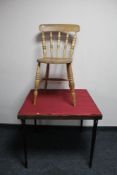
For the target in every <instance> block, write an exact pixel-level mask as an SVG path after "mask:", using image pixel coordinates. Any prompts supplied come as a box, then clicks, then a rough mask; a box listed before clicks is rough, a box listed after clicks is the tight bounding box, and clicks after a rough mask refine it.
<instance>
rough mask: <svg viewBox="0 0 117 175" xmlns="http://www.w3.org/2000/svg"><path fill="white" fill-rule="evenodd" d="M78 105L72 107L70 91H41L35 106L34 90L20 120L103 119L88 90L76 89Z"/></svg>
mask: <svg viewBox="0 0 117 175" xmlns="http://www.w3.org/2000/svg"><path fill="white" fill-rule="evenodd" d="M75 92H76V100H77V104H76V106H75V107H74V106H73V105H72V98H71V94H70V90H67V89H64V90H61V89H59V90H53V89H48V90H39V95H38V97H37V103H36V105H33V90H31V91H30V92H29V94H28V96H27V97H26V99H25V101H24V103H23V105H22V107H21V109H20V111H19V112H18V118H19V119H32V118H39V119H101V118H102V114H101V112H100V110H99V109H98V107H97V106H96V104H95V102H94V101H93V99H92V98H91V96H90V95H89V93H88V91H87V90H86V89H76V90H75Z"/></svg>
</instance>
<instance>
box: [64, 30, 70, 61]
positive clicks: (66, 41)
mask: <svg viewBox="0 0 117 175" xmlns="http://www.w3.org/2000/svg"><path fill="white" fill-rule="evenodd" d="M68 39H69V33H67V34H66V40H65V45H64V49H63V58H65V57H66V49H67V45H68Z"/></svg>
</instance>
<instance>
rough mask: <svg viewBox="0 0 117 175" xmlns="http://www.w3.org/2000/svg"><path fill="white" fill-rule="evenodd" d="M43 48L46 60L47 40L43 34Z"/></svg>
mask: <svg viewBox="0 0 117 175" xmlns="http://www.w3.org/2000/svg"><path fill="white" fill-rule="evenodd" d="M42 48H43V56H44V58H45V57H46V55H47V50H46V39H45V33H44V32H42Z"/></svg>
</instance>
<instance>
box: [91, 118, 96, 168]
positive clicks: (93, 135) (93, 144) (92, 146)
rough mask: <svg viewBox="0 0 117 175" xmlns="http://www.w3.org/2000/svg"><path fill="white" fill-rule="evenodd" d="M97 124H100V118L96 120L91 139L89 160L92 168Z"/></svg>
mask: <svg viewBox="0 0 117 175" xmlns="http://www.w3.org/2000/svg"><path fill="white" fill-rule="evenodd" d="M97 125H98V120H97V119H96V120H94V124H93V129H92V140H91V150H90V162H89V167H90V168H91V167H92V161H93V153H94V147H95V140H96V131H97Z"/></svg>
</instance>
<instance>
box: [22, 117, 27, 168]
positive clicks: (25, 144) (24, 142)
mask: <svg viewBox="0 0 117 175" xmlns="http://www.w3.org/2000/svg"><path fill="white" fill-rule="evenodd" d="M21 122H22V137H23V147H24V166H25V168H28V160H27V140H26V122H25V120H24V119H23V120H21Z"/></svg>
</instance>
